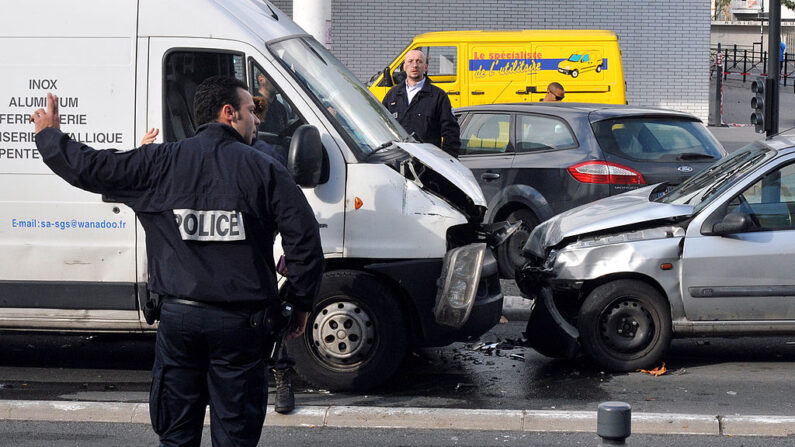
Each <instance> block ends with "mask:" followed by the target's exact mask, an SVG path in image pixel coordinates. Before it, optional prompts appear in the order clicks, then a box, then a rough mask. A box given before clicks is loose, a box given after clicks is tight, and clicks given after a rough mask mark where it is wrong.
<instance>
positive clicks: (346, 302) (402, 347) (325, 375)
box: [286, 270, 408, 391]
mask: <svg viewBox="0 0 795 447" xmlns="http://www.w3.org/2000/svg"><path fill="white" fill-rule="evenodd" d="M397 300H398V298H397V297H396V296H395V294H394V293H393V292H392V291H391V290H390V289H389V288H388V287H387V286H386V285H384V284H383V283H382V282H381V281H380V280H379V279H378V278H376V277H375V276H373V275H370V274H368V273H364V272H360V271H354V270H338V271H333V272H327V273H325V274H324V275H323V282H322V283H321V285H320V292H319V293H318V298H317V300H316V302H315V307H314V310H313V311H312V313H311V314H310V315H309V322H308V323H307V326H306V331H305V332H304V335H303V336H301V337H299V338H297V339H294V340H289V341H287V342H286V343H287V351H288V352H289V353H290V355H291V356H293V357H294V359H295V361H296V367H295V369H296V372H297V373H298V374H299V375H300V376H301V377H303V378H304V379H305V380H306V381H307V382H309V383H311V384H313V385H314V386H316V387H319V388H322V389H327V390H330V391H341V390H366V389H370V388H374V387H376V386H378V385H381V384H382V383H383V382H385V381H386V380H387V379H389V378H390V377H391V376H392V374H394V372H395V371H396V370H397V368H398V367H399V366H400V363H401V362H402V361H403V358H404V357H405V355H406V350H407V345H408V337H407V335H406V332H407V326H406V324H405V319H404V317H403V312H402V311H401V308H400V305H399V304H398V301H397Z"/></svg>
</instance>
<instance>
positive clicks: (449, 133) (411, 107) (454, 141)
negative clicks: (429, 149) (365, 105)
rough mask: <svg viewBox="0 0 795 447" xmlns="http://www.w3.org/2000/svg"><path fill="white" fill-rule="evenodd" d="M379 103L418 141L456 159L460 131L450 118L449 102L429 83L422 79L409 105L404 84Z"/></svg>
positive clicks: (450, 108) (392, 90) (441, 91)
mask: <svg viewBox="0 0 795 447" xmlns="http://www.w3.org/2000/svg"><path fill="white" fill-rule="evenodd" d="M382 103H383V104H384V106H385V107H386V108H387V109H388V110H389V112H390V113H392V116H394V117H395V118H396V119H397V120H398V122H399V123H400V124H401V125H402V126H403V127H404V128H405V129H406V130H407V131H408V132H409V133H412V132H414V136H415V137H416V138H417V139H418V140H420V141H422V142H423V143H431V144H434V145H436V147H439V148H442V149H443V150H444V151H445V152H447V153H448V154H450V155H452V156H453V157H455V156H457V155H458V151H459V149H460V147H461V139H460V133H461V129H460V128H459V127H458V121H456V119H455V116H453V108H452V106H451V105H450V99H449V98H448V97H447V93H445V92H444V90H442V89H440V88H439V87H437V86H435V85H433V84H431V80H430V79H428V78H425V85H423V86H422V89H420V91H419V92H417V94H416V95H414V98H413V99H412V100H411V104H409V103H408V96H406V81H403V82H401V83H400V84H398V85H396V86H394V87H392V88H391V89H390V90H389V92H387V94H386V96H384V100H383V101H382Z"/></svg>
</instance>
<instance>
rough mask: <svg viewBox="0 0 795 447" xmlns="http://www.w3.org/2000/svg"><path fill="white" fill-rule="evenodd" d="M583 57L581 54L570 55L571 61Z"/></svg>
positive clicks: (576, 60) (577, 60)
mask: <svg viewBox="0 0 795 447" xmlns="http://www.w3.org/2000/svg"><path fill="white" fill-rule="evenodd" d="M581 57H582V56H580V55H579V54H572V55H571V57H569V61H570V62H579V60H580V58H581Z"/></svg>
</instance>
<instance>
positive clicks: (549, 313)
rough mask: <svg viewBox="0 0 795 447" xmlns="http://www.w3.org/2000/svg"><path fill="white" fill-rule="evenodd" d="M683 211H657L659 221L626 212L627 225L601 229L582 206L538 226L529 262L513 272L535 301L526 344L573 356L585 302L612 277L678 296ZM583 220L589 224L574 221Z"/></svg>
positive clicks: (528, 248)
mask: <svg viewBox="0 0 795 447" xmlns="http://www.w3.org/2000/svg"><path fill="white" fill-rule="evenodd" d="M601 205H604V204H597V205H596V207H599V206H601ZM587 206H588V205H586V207H587ZM654 206H656V205H654ZM640 211H641V210H640V209H638V210H636V213H634V214H642V213H640ZM669 211H670V210H669ZM685 211H686V210H677V211H676V212H674V213H667V214H669V216H668V217H663V216H664V215H665V214H666V213H662V212H660V210H658V211H657V214H655V211H653V210H652V211H650V212H649V213H648V214H649V215H652V216H655V217H657V218H655V219H651V220H639V219H633V218H631V217H627V214H626V213H625V215H624V216H623V217H624V219H623V220H622V219H619V221H623V222H625V223H626V222H629V223H627V224H625V225H618V226H609V225H602V226H600V225H596V224H594V223H593V221H592V220H591V219H587V218H585V219H584V217H586V216H587V215H588V213H587V212H586V211H584V210H580V211H577V212H575V213H573V215H567V213H564V215H559V216H556V217H553V218H552V219H550V220H548V221H547V222H544V223H542V224H541V225H539V226H538V227H536V229H535V230H534V231H533V233H532V234H531V235H530V239H529V240H528V241H527V244H526V245H525V248H524V251H525V252H524V254H525V256H526V257H527V258H528V259H529V260H528V262H527V263H526V264H525V265H524V266H523V267H522V268H521V269H519V271H518V272H517V277H516V283H517V285H518V286H519V289H520V290H521V291H522V294H523V295H524V296H525V297H526V298H529V299H533V305H532V312H531V314H530V319H529V321H528V324H527V330H526V333H525V336H526V337H527V340H528V344H529V345H530V346H531V347H533V348H534V349H536V350H537V351H538V352H540V353H542V354H544V355H547V356H549V357H561V358H571V357H573V356H574V355H576V353H577V352H578V349H579V345H578V339H579V331H578V329H577V318H578V312H579V309H580V306H581V304H582V302H583V300H584V299H585V297H586V296H587V295H588V293H589V292H590V291H591V290H593V289H594V288H595V287H596V286H598V285H600V284H603V283H604V282H606V281H608V280H610V279H615V278H618V277H634V278H643V279H644V280H645V281H647V282H650V283H653V284H655V286H656V287H658V288H659V289H660V291H661V292H663V293H664V295H665V296H667V297H674V296H677V295H678V294H679V293H680V292H679V269H680V256H681V251H682V243H683V240H684V236H685V225H686V219H684V218H683V217H686V215H687V213H686V212H685ZM597 212H598V210H597ZM592 217H593V216H592ZM603 217H604V216H603ZM578 218H579V219H582V220H583V222H587V223H585V224H583V225H582V226H577V225H575V222H573V221H576V219H578ZM566 219H568V222H566ZM605 220H609V219H607V218H605Z"/></svg>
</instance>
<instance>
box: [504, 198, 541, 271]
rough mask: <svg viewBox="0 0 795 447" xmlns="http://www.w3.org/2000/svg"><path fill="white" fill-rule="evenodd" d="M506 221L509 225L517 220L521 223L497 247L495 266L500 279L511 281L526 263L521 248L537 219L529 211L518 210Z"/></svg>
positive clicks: (525, 209)
mask: <svg viewBox="0 0 795 447" xmlns="http://www.w3.org/2000/svg"><path fill="white" fill-rule="evenodd" d="M506 220H507V221H508V222H511V223H513V222H516V221H517V220H521V221H522V226H521V227H519V229H518V230H516V233H514V234H513V235H511V237H510V238H509V239H508V240H507V241H505V242H504V243H503V244H502V245H500V246H499V247H497V264H498V265H499V267H500V277H502V278H505V279H513V278H514V277H515V276H516V268H517V267H521V266H523V265H524V263H525V262H526V261H527V258H525V257H524V256H522V248H524V244H525V242H527V239H528V238H529V237H530V232H531V231H533V228H535V227H536V225H538V219H537V218H536V216H535V214H533V212H532V211H530V210H529V209H527V208H520V209H518V210H515V211H513V212H511V214H509V215H508V217H507V218H506Z"/></svg>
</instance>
